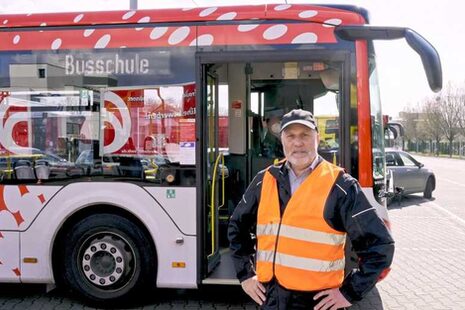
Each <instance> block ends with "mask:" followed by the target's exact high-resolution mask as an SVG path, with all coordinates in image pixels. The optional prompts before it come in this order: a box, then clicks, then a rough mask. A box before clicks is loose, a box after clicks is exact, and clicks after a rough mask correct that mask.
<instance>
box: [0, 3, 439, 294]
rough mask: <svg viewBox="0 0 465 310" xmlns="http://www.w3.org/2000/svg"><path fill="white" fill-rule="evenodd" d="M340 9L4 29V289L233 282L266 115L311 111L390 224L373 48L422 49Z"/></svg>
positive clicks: (272, 144) (151, 15)
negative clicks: (234, 234)
mask: <svg viewBox="0 0 465 310" xmlns="http://www.w3.org/2000/svg"><path fill="white" fill-rule="evenodd" d="M367 16H368V14H367V12H366V11H365V10H363V9H360V8H357V7H352V6H314V5H304V4H298V5H283V4H268V5H256V6H237V7H209V8H192V9H166V10H141V11H111V12H85V13H56V14H55V13H53V14H34V15H30V16H29V15H2V16H0V40H1V42H2V44H1V45H0V73H1V74H0V76H1V78H0V101H1V102H0V115H1V117H0V177H1V179H0V180H1V182H0V248H1V249H2V250H1V251H0V282H10V283H43V284H48V285H55V284H58V285H61V286H64V287H68V288H70V289H72V290H74V291H75V292H77V293H79V294H81V295H82V296H84V297H85V298H87V299H89V300H93V301H108V300H112V301H115V300H119V299H123V298H127V297H128V296H131V295H132V294H133V293H135V292H136V291H139V290H140V289H142V288H149V287H155V286H156V287H171V288H197V287H199V286H200V285H207V284H236V283H238V281H237V279H236V275H235V272H234V266H233V264H232V260H231V252H230V250H229V249H228V243H227V238H226V227H227V224H228V219H229V216H230V215H231V214H232V212H233V210H234V208H235V206H236V205H237V203H238V202H239V200H240V199H241V197H242V194H243V193H244V191H245V189H246V187H247V185H248V184H249V183H250V181H251V179H252V178H253V176H254V175H255V174H256V173H257V172H258V171H260V170H262V169H264V168H266V167H268V166H269V165H271V164H273V163H274V162H275V161H276V160H279V159H282V158H283V155H282V149H281V143H280V141H279V138H277V137H276V136H275V137H273V135H272V130H271V127H268V126H270V124H271V122H272V121H273V119H279V118H280V117H282V115H283V114H285V113H287V112H289V111H290V110H292V109H295V108H302V109H306V110H309V111H312V112H313V113H314V115H315V117H316V119H317V122H318V126H319V127H320V129H321V130H322V132H321V133H320V139H321V141H320V146H319V153H320V154H321V156H323V157H324V158H325V159H327V160H328V161H330V162H332V163H335V164H337V165H339V166H341V167H343V168H345V169H346V171H347V172H349V173H350V174H352V175H353V176H355V177H357V178H358V179H359V181H360V184H361V186H362V188H363V191H364V193H365V194H366V196H367V197H368V198H369V199H370V200H371V201H372V203H373V204H375V205H376V206H377V211H378V213H379V215H380V216H381V217H382V218H383V219H384V221H385V222H386V223H387V224H389V219H388V217H387V212H386V207H385V196H386V195H387V194H386V191H387V189H386V187H385V185H386V176H385V159H384V137H385V132H384V128H385V125H384V124H383V117H382V113H381V103H380V102H379V96H378V82H377V73H376V72H377V71H376V62H375V53H374V49H373V44H372V41H373V40H387V39H400V38H405V39H406V40H407V42H408V43H409V44H410V45H411V46H412V47H414V49H415V50H416V51H417V52H418V53H419V55H420V57H421V58H422V60H423V65H424V67H425V71H426V74H427V77H428V82H429V84H430V87H431V89H432V90H433V91H438V90H439V89H440V88H441V86H442V85H441V83H442V78H441V67H440V61H439V56H438V55H437V53H436V51H435V50H434V48H433V47H432V46H431V45H430V44H429V43H428V42H427V41H426V40H425V39H423V38H422V37H421V36H420V35H418V34H417V33H416V32H414V31H412V30H410V29H407V28H389V27H372V26H367V25H366V24H368V17H367Z"/></svg>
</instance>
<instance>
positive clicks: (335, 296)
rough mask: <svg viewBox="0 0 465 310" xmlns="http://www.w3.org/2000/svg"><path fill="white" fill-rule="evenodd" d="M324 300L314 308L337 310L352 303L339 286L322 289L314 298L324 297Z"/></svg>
mask: <svg viewBox="0 0 465 310" xmlns="http://www.w3.org/2000/svg"><path fill="white" fill-rule="evenodd" d="M323 296H324V298H323V299H322V300H320V302H319V303H318V304H317V305H316V306H315V308H313V309H314V310H327V309H329V310H336V309H340V308H345V307H350V306H352V304H351V303H350V302H348V301H347V299H346V298H345V297H344V295H342V293H341V292H340V291H339V289H338V288H332V289H329V290H325V291H321V292H319V293H318V294H316V295H315V297H313V299H314V300H317V299H318V298H321V297H323Z"/></svg>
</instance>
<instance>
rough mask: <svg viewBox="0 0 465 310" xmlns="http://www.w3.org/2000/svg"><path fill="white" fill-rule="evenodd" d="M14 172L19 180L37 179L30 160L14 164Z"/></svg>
mask: <svg viewBox="0 0 465 310" xmlns="http://www.w3.org/2000/svg"><path fill="white" fill-rule="evenodd" d="M14 172H15V176H16V179H18V180H34V179H35V178H36V176H35V174H34V169H33V168H32V163H31V161H29V160H25V159H20V160H18V161H17V162H16V163H15V164H14Z"/></svg>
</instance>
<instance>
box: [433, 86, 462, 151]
mask: <svg viewBox="0 0 465 310" xmlns="http://www.w3.org/2000/svg"><path fill="white" fill-rule="evenodd" d="M438 100H439V102H440V105H439V111H440V113H441V130H442V132H443V134H444V136H445V138H446V139H447V141H448V142H449V157H452V153H453V147H452V143H453V142H454V139H455V137H456V136H457V134H458V133H459V126H460V117H459V113H460V103H461V98H460V89H458V88H457V87H455V86H454V85H453V84H451V83H449V84H448V85H447V87H446V89H445V90H443V91H442V92H441V94H440V95H439V97H438Z"/></svg>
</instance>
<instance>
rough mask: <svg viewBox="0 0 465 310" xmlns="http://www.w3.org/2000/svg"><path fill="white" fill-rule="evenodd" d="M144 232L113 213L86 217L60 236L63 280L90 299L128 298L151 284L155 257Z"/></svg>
mask: <svg viewBox="0 0 465 310" xmlns="http://www.w3.org/2000/svg"><path fill="white" fill-rule="evenodd" d="M154 252H155V251H154V250H153V247H152V245H151V242H150V240H149V238H148V237H147V236H146V234H145V233H144V232H143V231H142V230H141V229H140V228H139V227H138V226H137V225H136V224H134V223H133V222H131V221H130V220H128V219H127V218H124V217H121V216H119V215H115V214H94V215H91V216H89V217H86V218H84V219H82V220H80V221H79V222H77V223H76V224H74V225H73V226H72V227H71V229H69V231H68V232H67V233H66V235H65V237H64V238H63V256H62V258H63V261H62V273H61V274H62V275H63V279H62V280H63V281H64V283H65V284H67V286H68V287H69V288H71V290H73V291H76V292H78V293H79V294H81V295H82V296H83V297H85V298H86V299H88V300H90V301H93V302H108V301H111V302H117V301H120V300H127V299H128V297H129V296H132V295H133V294H135V293H136V292H138V291H141V290H143V289H144V288H148V287H149V286H151V285H150V284H151V283H154V279H155V269H156V267H155V266H156V256H155V253H154Z"/></svg>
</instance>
